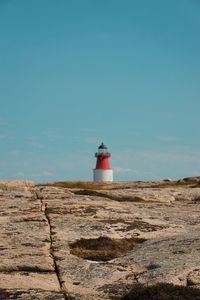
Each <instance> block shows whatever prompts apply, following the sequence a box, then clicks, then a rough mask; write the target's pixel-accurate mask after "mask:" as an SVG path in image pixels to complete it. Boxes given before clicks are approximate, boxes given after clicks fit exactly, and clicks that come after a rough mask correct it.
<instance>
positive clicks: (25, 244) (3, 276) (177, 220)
mask: <svg viewBox="0 0 200 300" xmlns="http://www.w3.org/2000/svg"><path fill="white" fill-rule="evenodd" d="M0 184H1V182H0ZM19 186H20V187H19ZM158 186H159V185H158ZM0 187H1V190H0V299H1V297H4V298H2V299H24V300H26V299H27V300H28V299H50V300H51V299H52V300H54V299H58V300H60V299H65V300H66V299H70V298H69V297H68V296H69V295H70V296H71V297H72V298H73V299H76V300H77V299H81V300H100V299H101V300H102V299H111V297H116V299H120V298H121V297H122V295H124V293H126V292H127V291H128V290H129V289H130V288H131V287H132V286H133V285H134V284H136V283H142V284H156V283H158V282H167V283H174V284H178V285H184V286H188V287H191V286H192V287H194V286H195V287H198V288H199V286H200V279H199V278H200V276H199V270H200V265H199V249H200V239H199V230H200V201H198V197H199V195H200V190H199V188H195V189H194V188H193V189H192V188H185V187H183V188H182V187H179V188H173V189H172V188H165V189H162V188H160V187H156V188H150V187H149V185H147V187H146V188H145V186H144V184H142V185H141V188H140V186H139V183H138V184H137V186H136V187H135V186H134V187H133V188H132V187H131V186H129V188H128V189H125V188H119V187H118V188H117V189H116V190H115V189H112V190H111V189H108V190H105V189H104V190H103V191H102V190H97V191H91V192H90V191H88V190H87V191H85V190H84V189H82V190H81V189H77V188H76V189H72V188H70V189H66V188H58V187H51V186H34V185H32V184H30V185H29V184H27V183H24V184H22V183H20V184H19V185H18V187H19V188H18V187H17V185H16V182H15V183H11V182H9V183H6V182H4V183H2V186H1V185H0ZM16 187H17V188H16ZM121 187H123V184H122V183H121ZM113 188H114V185H113ZM101 236H107V237H110V238H113V239H123V238H131V237H136V238H137V237H139V238H144V239H146V241H145V242H144V243H142V244H137V245H136V246H135V247H134V249H133V250H131V251H129V252H127V253H126V254H125V255H123V256H121V257H118V258H115V259H113V260H110V261H91V260H89V259H82V258H80V257H77V256H75V255H72V254H71V251H70V243H71V242H74V241H76V240H77V239H81V238H85V239H88V238H99V237H101ZM1 295H6V296H1Z"/></svg>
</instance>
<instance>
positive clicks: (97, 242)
mask: <svg viewBox="0 0 200 300" xmlns="http://www.w3.org/2000/svg"><path fill="white" fill-rule="evenodd" d="M144 241H145V239H141V238H124V239H111V238H109V237H106V236H102V237H99V238H97V239H80V240H78V241H76V242H74V243H71V244H70V248H71V254H74V255H76V256H78V257H81V258H84V259H89V260H94V261H108V260H111V259H114V258H117V257H120V256H123V255H124V254H125V253H126V252H128V251H130V250H132V249H133V248H134V247H135V245H136V244H138V243H143V242H144Z"/></svg>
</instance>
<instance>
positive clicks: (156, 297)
mask: <svg viewBox="0 0 200 300" xmlns="http://www.w3.org/2000/svg"><path fill="white" fill-rule="evenodd" d="M112 299H113V300H114V299H115V298H112ZM117 299H119V298H117ZM135 299H137V300H199V299H200V290H199V289H194V288H188V287H184V286H177V285H173V284H167V283H158V284H156V285H153V286H143V285H136V286H134V287H133V288H132V290H131V291H130V292H129V293H128V294H127V295H125V296H124V297H122V298H121V300H135Z"/></svg>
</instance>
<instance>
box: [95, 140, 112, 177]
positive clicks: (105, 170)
mask: <svg viewBox="0 0 200 300" xmlns="http://www.w3.org/2000/svg"><path fill="white" fill-rule="evenodd" d="M95 157H96V159H97V161H96V168H95V169H94V170H93V175H94V181H95V182H112V181H113V170H112V169H111V167H110V162H109V158H110V157H111V154H110V153H109V152H108V148H107V147H106V145H104V143H102V144H101V145H100V146H99V148H98V152H97V153H95Z"/></svg>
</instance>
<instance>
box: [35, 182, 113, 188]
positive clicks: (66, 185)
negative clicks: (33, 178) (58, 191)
mask: <svg viewBox="0 0 200 300" xmlns="http://www.w3.org/2000/svg"><path fill="white" fill-rule="evenodd" d="M38 186H53V187H60V188H69V189H89V190H95V189H96V190H101V189H104V190H105V189H110V188H111V187H113V186H112V184H111V183H102V182H90V181H58V182H53V183H45V184H38Z"/></svg>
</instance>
